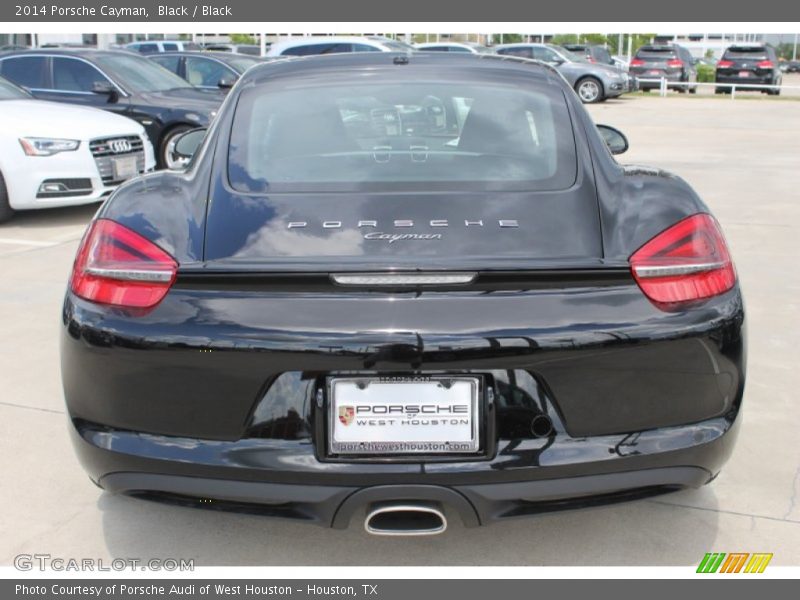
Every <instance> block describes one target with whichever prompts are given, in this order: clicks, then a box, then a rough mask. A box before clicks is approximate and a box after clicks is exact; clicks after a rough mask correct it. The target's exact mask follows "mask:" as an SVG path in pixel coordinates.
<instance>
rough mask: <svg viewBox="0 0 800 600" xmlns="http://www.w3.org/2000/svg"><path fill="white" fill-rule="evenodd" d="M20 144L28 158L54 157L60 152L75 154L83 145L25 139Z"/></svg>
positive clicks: (67, 141) (77, 141) (49, 139)
mask: <svg viewBox="0 0 800 600" xmlns="http://www.w3.org/2000/svg"><path fill="white" fill-rule="evenodd" d="M19 143H20V145H21V146H22V149H23V150H24V151H25V154H27V155H28V156H52V155H53V154H58V153H59V152H73V151H75V150H77V149H78V146H80V145H81V143H80V141H79V140H60V139H55V138H38V137H24V138H19Z"/></svg>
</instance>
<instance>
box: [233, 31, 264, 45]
mask: <svg viewBox="0 0 800 600" xmlns="http://www.w3.org/2000/svg"><path fill="white" fill-rule="evenodd" d="M228 37H229V38H230V40H231V43H232V44H257V43H258V42H257V41H256V38H254V37H253V36H252V35H250V34H249V33H230V34H228Z"/></svg>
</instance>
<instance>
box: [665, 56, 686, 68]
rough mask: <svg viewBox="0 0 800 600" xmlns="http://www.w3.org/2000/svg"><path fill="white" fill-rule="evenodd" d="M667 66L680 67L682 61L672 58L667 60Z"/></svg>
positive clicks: (681, 66)
mask: <svg viewBox="0 0 800 600" xmlns="http://www.w3.org/2000/svg"><path fill="white" fill-rule="evenodd" d="M667 66H668V67H670V68H672V69H682V68H683V61H682V60H679V59H677V58H673V59H672V60H668V61H667Z"/></svg>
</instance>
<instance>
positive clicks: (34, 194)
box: [0, 77, 155, 222]
mask: <svg viewBox="0 0 800 600" xmlns="http://www.w3.org/2000/svg"><path fill="white" fill-rule="evenodd" d="M154 167H155V158H154V154H153V147H152V145H151V144H150V141H149V140H148V138H147V135H146V134H145V131H144V128H143V127H142V126H141V125H139V124H138V123H137V122H135V121H133V120H131V119H128V118H126V117H122V116H120V115H115V114H113V113H109V112H107V111H104V110H99V109H96V108H90V107H82V106H71V105H67V104H60V103H55V102H44V101H41V100H34V99H33V97H32V96H31V95H30V94H29V93H28V92H27V91H25V90H24V89H22V88H20V87H17V86H16V85H14V84H13V83H11V82H9V81H8V80H6V79H3V78H2V77H0V222H2V221H6V220H8V219H9V218H11V216H12V215H13V214H14V211H16V210H27V209H35V208H52V207H56V206H71V205H77V204H88V203H91V202H98V201H100V200H103V199H104V198H106V197H107V196H108V195H109V194H111V192H112V191H114V189H115V188H116V187H117V186H118V185H119V184H120V183H122V182H123V181H125V180H127V179H130V178H131V177H134V176H136V175H138V174H140V173H144V172H146V171H150V170H152V169H153V168H154Z"/></svg>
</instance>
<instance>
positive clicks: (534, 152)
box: [228, 80, 577, 193]
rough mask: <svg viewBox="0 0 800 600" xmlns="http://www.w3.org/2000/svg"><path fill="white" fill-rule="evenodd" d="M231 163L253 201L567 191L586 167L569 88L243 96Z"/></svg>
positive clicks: (282, 89)
mask: <svg viewBox="0 0 800 600" xmlns="http://www.w3.org/2000/svg"><path fill="white" fill-rule="evenodd" d="M228 165H229V169H228V171H229V180H230V183H231V185H232V186H233V187H234V188H235V189H237V190H239V191H242V192H255V193H260V192H261V193H263V192H267V191H295V190H297V191H300V190H318V191H320V190H321V191H328V190H331V191H336V190H356V191H368V190H385V189H405V188H411V189H437V188H442V189H453V186H456V187H457V188H459V189H461V187H462V186H463V188H464V189H473V188H475V187H477V188H479V189H480V188H482V189H507V188H510V189H542V190H543V189H564V188H566V187H569V186H570V185H571V184H572V183H573V182H574V180H575V173H576V168H577V167H576V156H575V143H574V139H573V134H572V126H571V122H570V119H569V113H568V109H567V105H566V100H565V98H564V94H563V92H561V91H560V90H553V89H550V88H549V87H548V88H545V87H542V88H541V89H536V88H534V89H525V88H523V87H522V86H520V85H519V84H517V85H508V86H505V85H503V86H501V85H492V84H489V83H480V84H478V83H455V82H454V83H442V82H425V81H418V80H414V81H413V82H409V81H403V82H402V83H401V82H396V83H386V84H378V83H373V84H361V83H359V82H357V81H351V82H346V83H344V82H342V83H338V84H336V85H330V86H319V85H317V86H314V87H313V88H309V87H305V86H297V87H294V86H291V85H287V84H285V83H282V84H281V85H280V86H278V85H276V84H273V85H272V86H270V85H269V84H262V85H261V86H255V87H253V88H249V89H245V90H243V92H242V94H241V96H240V99H239V103H238V105H237V108H236V114H235V116H234V120H233V126H232V128H231V142H230V150H229V160H228Z"/></svg>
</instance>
